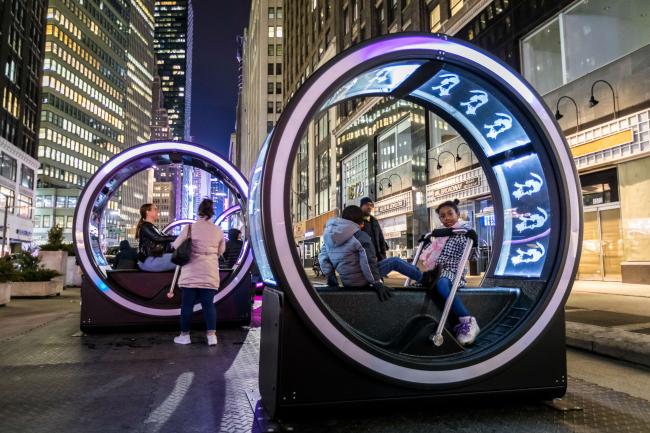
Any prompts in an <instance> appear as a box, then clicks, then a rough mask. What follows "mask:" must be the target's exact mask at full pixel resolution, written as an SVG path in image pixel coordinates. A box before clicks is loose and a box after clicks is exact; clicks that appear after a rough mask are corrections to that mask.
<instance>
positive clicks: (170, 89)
mask: <svg viewBox="0 0 650 433" xmlns="http://www.w3.org/2000/svg"><path fill="white" fill-rule="evenodd" d="M154 15H155V20H156V32H155V38H154V39H155V40H154V49H155V52H156V63H157V68H158V75H159V76H160V89H161V91H162V95H163V100H162V106H163V107H164V108H165V109H166V110H167V116H168V119H169V127H170V132H171V138H172V139H173V140H189V139H190V121H191V105H192V35H193V31H194V29H193V9H192V1H191V0H156V2H155V13H154ZM177 172H178V173H179V174H181V176H182V178H181V179H180V180H178V179H172V182H174V183H175V184H176V185H181V188H180V194H179V193H177V194H176V196H177V198H178V197H179V195H180V197H179V198H180V202H179V203H180V206H179V204H176V209H177V212H176V215H175V217H176V218H188V217H189V216H190V213H191V208H192V206H193V200H192V194H191V192H192V170H191V169H190V168H188V167H185V168H183V169H181V170H178V171H177Z"/></svg>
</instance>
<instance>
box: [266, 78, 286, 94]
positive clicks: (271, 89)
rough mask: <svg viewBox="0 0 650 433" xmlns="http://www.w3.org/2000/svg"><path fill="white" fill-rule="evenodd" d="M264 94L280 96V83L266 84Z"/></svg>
mask: <svg viewBox="0 0 650 433" xmlns="http://www.w3.org/2000/svg"><path fill="white" fill-rule="evenodd" d="M266 93H268V94H269V95H273V94H274V93H275V94H276V95H281V94H282V83H281V82H279V81H278V82H276V83H273V82H272V81H270V82H268V83H266Z"/></svg>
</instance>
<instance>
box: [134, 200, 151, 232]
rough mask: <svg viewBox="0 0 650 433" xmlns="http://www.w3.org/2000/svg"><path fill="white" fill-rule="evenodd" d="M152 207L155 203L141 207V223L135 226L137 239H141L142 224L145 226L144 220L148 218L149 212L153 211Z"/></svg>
mask: <svg viewBox="0 0 650 433" xmlns="http://www.w3.org/2000/svg"><path fill="white" fill-rule="evenodd" d="M152 206H153V203H145V204H143V205H142V206H140V221H138V225H137V226H135V238H136V239H140V229H141V228H142V224H144V219H145V218H146V217H147V212H149V211H150V210H151V208H152Z"/></svg>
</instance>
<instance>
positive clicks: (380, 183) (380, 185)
mask: <svg viewBox="0 0 650 433" xmlns="http://www.w3.org/2000/svg"><path fill="white" fill-rule="evenodd" d="M385 180H387V181H388V184H387V186H388V187H389V188H391V187H392V185H391V183H390V178H388V177H383V178H381V179H380V180H379V191H380V192H381V191H383V190H384V187H383V186H382V185H383V183H384V181H385Z"/></svg>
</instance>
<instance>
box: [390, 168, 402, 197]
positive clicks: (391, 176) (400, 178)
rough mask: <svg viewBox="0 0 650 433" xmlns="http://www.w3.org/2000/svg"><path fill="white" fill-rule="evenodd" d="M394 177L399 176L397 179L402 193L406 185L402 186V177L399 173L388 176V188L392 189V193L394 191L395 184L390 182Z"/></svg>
mask: <svg viewBox="0 0 650 433" xmlns="http://www.w3.org/2000/svg"><path fill="white" fill-rule="evenodd" d="M393 176H397V178H398V179H399V190H400V191H401V190H402V189H404V185H403V184H402V176H400V175H399V174H397V173H393V174H391V175H390V176H388V187H389V188H390V189H391V192H392V191H393V184H392V183H391V182H390V180H391V179H392V178H393Z"/></svg>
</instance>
